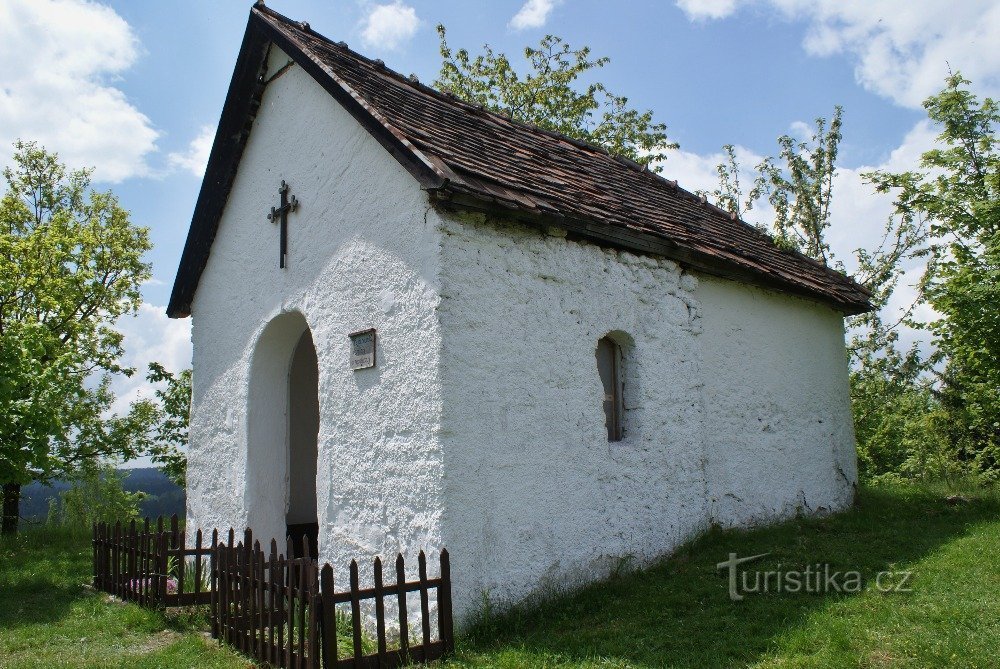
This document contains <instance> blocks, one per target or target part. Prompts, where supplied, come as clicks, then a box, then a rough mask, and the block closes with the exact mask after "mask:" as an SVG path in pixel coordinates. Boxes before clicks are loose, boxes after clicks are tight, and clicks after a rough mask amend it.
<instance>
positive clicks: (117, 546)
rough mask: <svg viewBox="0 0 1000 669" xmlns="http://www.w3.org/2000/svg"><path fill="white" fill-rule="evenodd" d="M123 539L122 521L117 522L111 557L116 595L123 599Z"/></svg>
mask: <svg viewBox="0 0 1000 669" xmlns="http://www.w3.org/2000/svg"><path fill="white" fill-rule="evenodd" d="M121 538H122V523H121V521H120V520H117V521H115V535H114V539H113V540H112V542H113V543H112V546H113V553H112V556H111V565H112V566H111V568H112V578H113V579H114V585H113V586H112V587H113V589H114V594H115V595H116V596H117V597H119V598H120V597H121V594H122V583H121V567H122V562H121Z"/></svg>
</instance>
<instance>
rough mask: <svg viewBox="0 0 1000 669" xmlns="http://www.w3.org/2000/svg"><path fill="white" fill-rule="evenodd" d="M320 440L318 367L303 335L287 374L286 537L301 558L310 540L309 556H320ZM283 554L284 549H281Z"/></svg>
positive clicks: (309, 343)
mask: <svg viewBox="0 0 1000 669" xmlns="http://www.w3.org/2000/svg"><path fill="white" fill-rule="evenodd" d="M318 438H319V366H318V363H317V360H316V348H315V346H314V345H313V341H312V336H311V335H310V334H309V331H308V330H306V332H305V333H304V334H303V335H302V338H301V339H299V343H298V344H297V345H296V347H295V352H294V354H293V355H292V365H291V368H290V370H289V373H288V510H287V512H286V514H285V526H286V533H287V535H288V536H289V537H290V538H291V539H292V541H293V543H294V546H295V557H302V538H303V537H307V538H308V540H309V554H310V555H311V556H312V557H316V556H317V555H318V553H319V519H318V517H317V512H316V459H317V456H318V450H319V449H318V444H317V441H318ZM281 548H282V550H284V546H282V547H281Z"/></svg>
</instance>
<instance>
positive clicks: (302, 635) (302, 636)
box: [295, 537, 309, 669]
mask: <svg viewBox="0 0 1000 669" xmlns="http://www.w3.org/2000/svg"><path fill="white" fill-rule="evenodd" d="M302 541H303V542H306V541H308V540H307V539H306V537H302ZM303 555H305V556H306V557H304V558H302V559H301V560H299V561H298V571H299V579H298V580H299V587H298V593H297V594H298V597H299V601H298V606H299V638H298V642H299V644H298V646H299V648H298V650H299V658H298V662H296V664H295V666H296V667H297V668H298V669H305V666H306V664H305V659H306V596H305V595H306V577H307V576H308V573H307V572H308V564H309V563H308V560H309V557H308V555H309V547H308V545H307V546H306V550H305V553H303Z"/></svg>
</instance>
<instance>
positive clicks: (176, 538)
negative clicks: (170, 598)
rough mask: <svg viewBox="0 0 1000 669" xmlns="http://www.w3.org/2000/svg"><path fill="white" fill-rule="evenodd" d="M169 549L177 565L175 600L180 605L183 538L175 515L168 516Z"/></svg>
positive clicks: (182, 576)
mask: <svg viewBox="0 0 1000 669" xmlns="http://www.w3.org/2000/svg"><path fill="white" fill-rule="evenodd" d="M170 549H171V550H172V551H176V553H174V558H175V559H176V562H175V564H176V565H177V600H178V602H177V603H178V604H179V603H180V596H181V593H183V592H184V566H185V565H184V537H183V536H182V535H181V531H180V523H179V522H178V519H177V514H176V513H175V514H174V515H172V516H170Z"/></svg>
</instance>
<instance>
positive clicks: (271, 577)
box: [267, 537, 283, 666]
mask: <svg viewBox="0 0 1000 669" xmlns="http://www.w3.org/2000/svg"><path fill="white" fill-rule="evenodd" d="M270 562H271V565H270V568H269V569H268V584H267V592H268V595H269V599H270V600H271V601H270V603H269V604H268V607H267V614H268V631H267V641H268V644H269V647H270V652H269V653H268V656H267V661H268V662H270V663H271V664H273V665H275V666H277V665H278V657H280V656H279V654H278V648H280V647H281V637H280V636H279V635H278V634H276V632H278V630H280V629H281V626H282V625H283V623H282V621H281V605H280V602H281V598H280V593H281V590H280V586H279V580H278V579H279V574H280V567H279V565H278V542H277V541H276V540H275V539H274V538H273V537H272V538H271V560H270ZM276 620H277V621H278V630H276V629H275V621H276ZM276 641H277V643H278V645H277V646H275V642H276Z"/></svg>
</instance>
